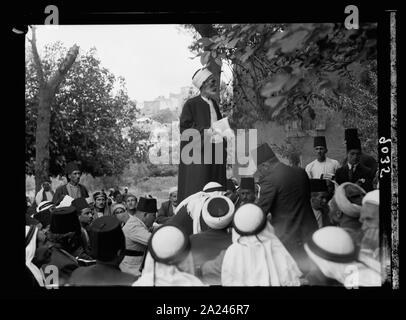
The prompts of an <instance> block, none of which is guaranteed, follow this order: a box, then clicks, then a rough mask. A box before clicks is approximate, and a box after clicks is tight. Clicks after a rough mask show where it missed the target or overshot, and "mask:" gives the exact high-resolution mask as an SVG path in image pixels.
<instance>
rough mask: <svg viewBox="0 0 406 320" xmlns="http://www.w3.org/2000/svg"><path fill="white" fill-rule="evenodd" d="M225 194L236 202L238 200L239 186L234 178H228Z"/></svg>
mask: <svg viewBox="0 0 406 320" xmlns="http://www.w3.org/2000/svg"><path fill="white" fill-rule="evenodd" d="M225 196H226V197H228V198H230V200H231V201H232V202H233V203H234V204H236V203H237V202H238V192H237V188H236V185H235V184H234V181H233V180H232V179H227V182H226V193H225Z"/></svg>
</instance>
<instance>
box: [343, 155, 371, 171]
mask: <svg viewBox="0 0 406 320" xmlns="http://www.w3.org/2000/svg"><path fill="white" fill-rule="evenodd" d="M359 162H360V163H361V164H362V165H363V166H364V167H367V168H368V169H370V170H372V172H373V174H375V172H376V171H377V170H378V162H377V161H376V160H375V158H374V157H373V156H370V155H369V154H366V153H363V152H361V156H360V159H359ZM346 164H347V157H346V158H344V160H343V161H342V166H343V167H344V166H345V165H346Z"/></svg>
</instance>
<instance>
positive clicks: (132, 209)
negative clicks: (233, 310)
mask: <svg viewBox="0 0 406 320" xmlns="http://www.w3.org/2000/svg"><path fill="white" fill-rule="evenodd" d="M345 142H346V146H347V154H346V158H345V159H344V161H342V162H341V165H340V162H339V161H337V160H334V159H330V158H327V157H326V153H327V151H328V150H327V144H326V139H325V137H315V138H314V149H315V154H316V155H317V158H316V159H315V160H314V161H312V162H311V163H309V164H308V165H307V166H306V168H305V169H303V168H300V167H297V166H294V165H292V166H291V165H286V164H284V163H282V162H281V161H280V160H279V159H278V157H277V156H276V155H275V153H274V152H273V150H272V149H271V147H270V146H269V145H268V144H267V143H264V144H261V145H260V146H258V148H257V149H256V150H255V153H253V157H254V158H255V159H254V160H255V163H256V164H257V171H258V176H259V179H258V180H257V179H254V177H253V176H250V177H241V178H240V179H238V180H237V179H228V180H227V183H226V185H221V184H220V183H218V182H209V183H207V184H206V185H205V186H204V187H203V189H202V190H200V191H198V192H196V193H193V194H191V195H189V196H188V197H186V198H185V199H183V200H182V201H180V203H178V201H177V200H178V199H177V188H176V187H174V188H171V189H170V190H169V192H168V200H167V201H165V202H163V203H162V204H161V206H160V208H159V209H158V208H157V199H155V198H153V197H152V196H140V195H134V194H131V193H129V192H128V189H125V190H124V192H123V193H121V192H120V191H119V190H117V189H116V190H114V189H111V190H109V193H108V194H107V193H106V192H104V191H103V190H100V191H97V192H94V193H93V194H89V191H88V190H87V188H86V186H84V185H82V184H80V183H79V180H80V177H81V173H82V172H81V170H80V167H79V166H78V165H77V164H76V163H75V162H71V163H68V164H67V165H66V167H65V174H66V178H67V183H66V184H64V185H63V186H60V187H58V188H57V189H56V190H55V192H53V191H52V189H51V187H50V183H49V181H46V182H44V184H43V185H42V188H41V190H40V191H39V192H38V194H37V195H36V197H35V202H34V203H33V205H31V206H30V207H28V208H27V213H26V280H27V282H28V283H29V284H30V285H32V286H44V285H45V284H46V281H45V273H44V271H43V270H44V269H45V268H46V267H47V266H48V265H53V266H56V267H57V270H58V281H57V282H58V283H57V284H54V285H59V286H206V285H222V286H347V285H353V286H379V285H381V283H382V282H383V281H384V280H385V279H384V276H382V274H383V273H382V272H381V271H382V269H381V255H380V248H381V247H382V245H384V244H382V243H380V242H382V241H380V238H379V184H378V182H377V179H376V178H375V177H376V171H377V165H376V161H375V160H374V159H373V158H372V157H370V156H368V155H366V154H364V153H362V151H361V143H360V140H359V138H358V136H357V131H356V130H354V129H349V130H346V135H345ZM371 158H372V159H371ZM190 179H193V178H192V177H190Z"/></svg>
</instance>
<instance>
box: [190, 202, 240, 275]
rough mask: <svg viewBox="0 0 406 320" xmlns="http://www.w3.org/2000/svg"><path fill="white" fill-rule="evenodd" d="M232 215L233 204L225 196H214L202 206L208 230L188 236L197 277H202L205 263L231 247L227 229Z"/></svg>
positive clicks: (229, 234)
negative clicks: (202, 267) (201, 269)
mask: <svg viewBox="0 0 406 320" xmlns="http://www.w3.org/2000/svg"><path fill="white" fill-rule="evenodd" d="M233 214H234V204H233V202H232V201H231V200H230V199H229V198H227V197H225V196H214V197H212V198H209V200H207V201H206V203H205V204H204V206H203V209H202V218H203V220H204V222H205V223H206V225H207V227H208V229H207V230H205V231H203V232H200V233H196V234H193V235H191V236H190V244H191V252H192V256H193V264H194V267H195V274H196V275H197V276H198V277H200V278H201V276H202V275H201V272H200V268H201V266H202V265H203V264H204V263H205V262H207V261H209V260H213V259H214V258H216V257H217V256H218V255H219V254H220V252H221V251H222V250H225V249H227V248H228V247H229V246H230V245H231V243H232V240H231V233H228V231H227V229H228V227H229V226H230V224H231V221H232V219H233ZM218 278H219V279H220V274H219V275H218ZM201 280H203V279H201Z"/></svg>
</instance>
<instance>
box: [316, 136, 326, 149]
mask: <svg viewBox="0 0 406 320" xmlns="http://www.w3.org/2000/svg"><path fill="white" fill-rule="evenodd" d="M313 147H314V148H316V147H324V148H326V149H327V143H326V137H324V136H317V137H314V140H313Z"/></svg>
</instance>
